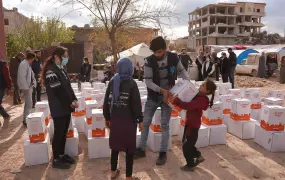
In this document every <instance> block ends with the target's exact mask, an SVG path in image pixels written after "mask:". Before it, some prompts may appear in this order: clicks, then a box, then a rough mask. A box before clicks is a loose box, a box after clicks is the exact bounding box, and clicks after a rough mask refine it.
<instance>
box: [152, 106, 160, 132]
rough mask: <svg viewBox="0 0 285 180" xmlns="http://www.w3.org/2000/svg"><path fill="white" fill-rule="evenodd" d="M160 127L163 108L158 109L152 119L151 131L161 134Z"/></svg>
mask: <svg viewBox="0 0 285 180" xmlns="http://www.w3.org/2000/svg"><path fill="white" fill-rule="evenodd" d="M160 125H161V108H160V107H158V108H157V110H156V111H155V113H154V115H153V117H152V121H151V129H152V130H153V131H154V132H161V131H162V130H161V126H160Z"/></svg>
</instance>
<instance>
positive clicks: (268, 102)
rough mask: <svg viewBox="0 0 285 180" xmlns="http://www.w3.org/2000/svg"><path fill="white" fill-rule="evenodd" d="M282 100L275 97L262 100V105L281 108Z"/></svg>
mask: <svg viewBox="0 0 285 180" xmlns="http://www.w3.org/2000/svg"><path fill="white" fill-rule="evenodd" d="M283 104H284V103H283V100H282V99H280V98H275V97H268V98H264V105H267V106H283Z"/></svg>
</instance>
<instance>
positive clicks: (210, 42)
mask: <svg viewBox="0 0 285 180" xmlns="http://www.w3.org/2000/svg"><path fill="white" fill-rule="evenodd" d="M216 39H217V38H215V37H209V38H208V45H216V44H217V41H216Z"/></svg>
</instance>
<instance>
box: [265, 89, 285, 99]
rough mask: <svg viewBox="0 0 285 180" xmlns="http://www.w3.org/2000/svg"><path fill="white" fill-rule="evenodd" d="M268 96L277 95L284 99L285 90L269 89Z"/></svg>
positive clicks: (276, 96)
mask: <svg viewBox="0 0 285 180" xmlns="http://www.w3.org/2000/svg"><path fill="white" fill-rule="evenodd" d="M267 97H275V98H280V99H283V100H284V98H285V91H281V90H271V91H268V94H267Z"/></svg>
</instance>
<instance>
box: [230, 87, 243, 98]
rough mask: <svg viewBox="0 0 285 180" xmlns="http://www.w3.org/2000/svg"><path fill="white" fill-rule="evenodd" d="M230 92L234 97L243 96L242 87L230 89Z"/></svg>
mask: <svg viewBox="0 0 285 180" xmlns="http://www.w3.org/2000/svg"><path fill="white" fill-rule="evenodd" d="M228 94H231V95H232V96H233V99H237V98H242V91H241V89H229V92H228Z"/></svg>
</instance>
